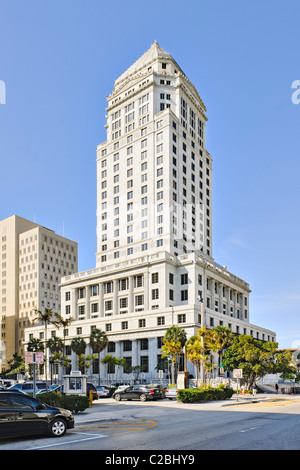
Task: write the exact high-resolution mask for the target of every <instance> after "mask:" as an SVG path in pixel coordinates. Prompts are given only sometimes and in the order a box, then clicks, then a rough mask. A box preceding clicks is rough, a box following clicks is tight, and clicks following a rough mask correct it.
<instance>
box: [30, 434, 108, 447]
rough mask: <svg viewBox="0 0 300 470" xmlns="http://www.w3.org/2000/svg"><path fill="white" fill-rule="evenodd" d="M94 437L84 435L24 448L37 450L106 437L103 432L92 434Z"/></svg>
mask: <svg viewBox="0 0 300 470" xmlns="http://www.w3.org/2000/svg"><path fill="white" fill-rule="evenodd" d="M91 435H92V436H94V437H86V438H84V439H76V440H74V441H63V442H57V443H54V444H48V445H46V446H39V447H30V448H29V449H26V450H39V449H46V448H47V447H56V446H63V445H68V444H76V443H78V442H84V441H92V440H94V439H102V438H103V437H107V436H106V435H105V434H98V435H95V434H94V435H93V434H91Z"/></svg>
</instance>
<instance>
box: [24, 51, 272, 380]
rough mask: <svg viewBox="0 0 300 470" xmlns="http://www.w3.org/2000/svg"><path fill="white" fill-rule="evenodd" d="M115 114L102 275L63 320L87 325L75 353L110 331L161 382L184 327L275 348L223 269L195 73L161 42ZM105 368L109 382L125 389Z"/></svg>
mask: <svg viewBox="0 0 300 470" xmlns="http://www.w3.org/2000/svg"><path fill="white" fill-rule="evenodd" d="M106 112H107V114H106V119H107V124H106V129H107V140H106V141H105V142H103V143H102V144H100V145H99V146H98V148H97V253H96V267H95V269H91V270H89V271H86V272H81V273H76V274H71V275H67V276H65V277H64V278H63V279H62V281H61V311H62V314H63V315H65V317H66V318H69V317H73V318H74V319H75V321H74V323H73V324H72V325H70V327H69V328H68V330H67V341H68V343H70V342H71V339H72V338H73V337H75V336H78V335H80V336H82V337H84V338H85V340H86V341H87V343H88V342H89V335H90V333H91V331H92V330H93V328H100V329H102V330H104V331H105V332H106V333H107V335H108V337H109V341H110V344H109V347H108V352H111V353H113V354H114V355H115V356H117V357H125V359H126V362H127V365H128V366H134V365H140V366H142V367H143V370H144V371H145V373H146V378H147V379H148V380H151V381H152V380H155V379H157V375H158V371H157V364H158V362H159V360H160V356H161V345H162V338H163V336H164V334H165V331H166V329H167V328H169V327H170V326H172V325H179V326H182V327H184V328H185V329H186V332H187V336H188V337H190V336H192V335H194V334H195V333H196V331H197V329H198V328H199V327H200V326H201V325H206V327H208V328H211V327H214V326H217V325H219V324H220V325H224V326H227V327H229V328H231V330H232V331H233V332H234V333H242V334H251V335H253V336H255V337H256V338H259V339H263V340H274V339H275V333H274V332H273V331H270V330H267V329H264V328H261V327H259V326H256V325H253V324H251V323H250V307H249V294H250V288H249V285H248V283H247V282H245V281H244V280H242V279H240V278H239V277H237V276H236V275H234V274H232V273H230V272H229V271H228V269H227V267H226V266H221V265H219V264H217V263H215V262H214V259H213V247H212V228H213V227H212V225H213V223H212V157H211V155H210V154H209V152H208V151H207V149H206V142H205V132H206V121H207V117H206V108H205V105H204V103H203V101H202V99H201V97H200V96H199V93H198V92H197V90H196V88H195V87H194V85H193V84H192V83H191V82H190V80H189V79H188V77H187V76H186V75H185V73H184V72H183V70H182V69H181V68H180V66H179V65H178V64H177V63H176V61H175V60H174V59H173V57H172V56H171V55H170V54H169V53H167V52H166V51H164V50H163V49H162V48H161V47H160V46H159V45H158V44H157V42H154V44H153V45H152V46H151V47H150V49H149V50H148V51H146V52H145V54H143V55H142V57H141V58H140V59H138V60H137V61H136V62H135V63H134V64H133V65H132V66H131V67H130V68H129V69H128V70H127V71H126V72H124V73H123V74H122V75H121V76H120V77H119V78H118V79H117V80H116V82H115V84H114V88H113V91H112V93H111V95H110V96H109V97H108V107H107V109H106ZM54 333H55V334H57V332H55V331H54V329H53V332H52V334H54ZM37 334H38V331H37V330H35V329H29V330H27V332H26V336H27V338H29V337H32V336H34V335H37ZM69 352H70V351H69ZM106 353H107V351H105V354H106ZM72 360H73V367H74V368H75V367H76V366H75V360H74V355H73V356H72ZM101 368H102V370H101V377H102V378H112V379H114V378H115V375H114V374H113V372H114V371H113V369H109V368H107V366H103V365H101ZM189 368H190V370H191V372H192V373H193V366H192V365H191V364H190V365H189ZM115 372H116V371H115ZM118 374H119V375H118V377H119V378H121V376H122V374H123V372H122V371H118ZM123 378H125V379H129V378H130V376H128V375H127V374H124V375H123Z"/></svg>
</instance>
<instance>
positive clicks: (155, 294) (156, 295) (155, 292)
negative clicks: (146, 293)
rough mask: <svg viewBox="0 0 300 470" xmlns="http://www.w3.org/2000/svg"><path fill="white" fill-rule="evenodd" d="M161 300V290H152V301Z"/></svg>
mask: <svg viewBox="0 0 300 470" xmlns="http://www.w3.org/2000/svg"><path fill="white" fill-rule="evenodd" d="M156 299H159V289H152V300H156Z"/></svg>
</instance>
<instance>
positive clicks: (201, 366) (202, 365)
mask: <svg viewBox="0 0 300 470" xmlns="http://www.w3.org/2000/svg"><path fill="white" fill-rule="evenodd" d="M197 300H198V302H200V319H201V322H200V325H201V330H202V331H203V328H204V323H205V322H204V306H203V298H202V294H201V293H200V294H198V296H197ZM201 343H202V346H203V350H204V341H203V336H201ZM200 384H201V386H202V387H203V384H204V361H203V359H202V360H201V363H200Z"/></svg>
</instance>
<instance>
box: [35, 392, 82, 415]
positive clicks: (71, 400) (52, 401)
mask: <svg viewBox="0 0 300 470" xmlns="http://www.w3.org/2000/svg"><path fill="white" fill-rule="evenodd" d="M38 400H40V401H41V402H43V403H46V404H47V405H50V406H56V407H58V408H64V409H65V410H69V411H71V412H72V413H78V412H79V411H84V410H85V409H86V408H88V407H89V404H90V402H89V398H88V397H86V396H81V395H58V394H57V393H55V392H47V393H40V394H39V395H38Z"/></svg>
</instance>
